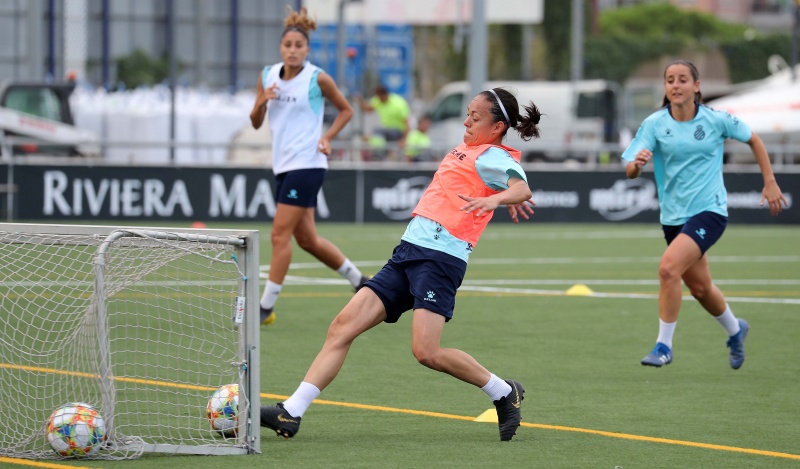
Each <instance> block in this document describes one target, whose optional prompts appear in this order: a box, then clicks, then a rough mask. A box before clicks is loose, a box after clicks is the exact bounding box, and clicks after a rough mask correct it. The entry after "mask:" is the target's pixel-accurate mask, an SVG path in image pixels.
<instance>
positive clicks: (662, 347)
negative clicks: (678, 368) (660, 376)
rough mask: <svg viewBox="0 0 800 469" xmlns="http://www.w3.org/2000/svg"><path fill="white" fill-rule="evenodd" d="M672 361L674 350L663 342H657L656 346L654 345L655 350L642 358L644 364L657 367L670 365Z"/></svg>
mask: <svg viewBox="0 0 800 469" xmlns="http://www.w3.org/2000/svg"><path fill="white" fill-rule="evenodd" d="M670 363H672V350H670V348H669V347H667V345H666V344H662V343H661V342H658V343H656V346H655V347H653V351H652V352H650V353H649V354H647V356H646V357H644V358H642V365H645V366H654V367H656V368H660V367H662V366H664V365H669V364H670Z"/></svg>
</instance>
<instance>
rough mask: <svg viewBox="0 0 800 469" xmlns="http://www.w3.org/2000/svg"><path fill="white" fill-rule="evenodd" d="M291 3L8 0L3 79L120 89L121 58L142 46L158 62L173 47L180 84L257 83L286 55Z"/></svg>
mask: <svg viewBox="0 0 800 469" xmlns="http://www.w3.org/2000/svg"><path fill="white" fill-rule="evenodd" d="M287 5H290V6H293V7H294V8H299V6H300V0H136V1H111V0H3V1H2V2H0V42H2V43H3V44H5V46H4V47H2V48H0V80H14V81H20V80H24V81H43V80H55V81H61V80H63V79H66V78H68V77H75V78H76V79H77V80H85V81H88V82H90V83H92V84H94V85H103V86H106V87H108V88H116V87H117V86H118V85H119V84H120V77H119V74H118V72H119V70H118V64H119V61H120V60H121V59H124V58H126V57H130V56H132V54H134V53H135V52H136V51H140V52H141V53H142V54H144V56H145V57H148V58H150V59H152V63H153V64H159V63H162V62H159V61H161V60H163V59H164V58H165V57H167V56H168V52H169V51H170V50H173V51H174V58H175V61H176V64H177V68H178V80H179V82H182V83H187V84H191V85H196V86H199V85H207V86H209V87H213V88H221V89H226V88H237V87H241V86H252V85H253V84H254V83H255V81H256V78H257V77H258V73H259V72H260V70H261V68H262V67H263V65H264V64H265V63H272V62H276V61H278V59H279V55H278V48H277V46H276V45H277V44H278V41H279V38H280V33H281V31H282V29H283V24H282V20H283V17H284V16H285V8H286V6H287ZM170 46H173V47H172V48H171V47H170Z"/></svg>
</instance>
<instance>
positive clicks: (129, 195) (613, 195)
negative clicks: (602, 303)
mask: <svg viewBox="0 0 800 469" xmlns="http://www.w3.org/2000/svg"><path fill="white" fill-rule="evenodd" d="M5 171H6V169H5V168H3V167H0V177H2V175H3V174H4V172H5ZM13 175H14V182H15V184H16V185H17V187H18V191H17V192H16V193H15V194H14V197H15V203H14V207H15V208H14V212H15V213H14V218H15V219H16V220H54V221H56V220H58V221H65V220H92V219H102V220H189V221H216V220H219V221H236V220H248V221H271V220H272V218H273V217H274V215H275V208H276V204H275V197H274V191H275V180H274V177H273V175H272V172H271V171H270V170H266V169H255V168H239V169H225V168H163V167H125V168H120V167H108V166H103V167H82V166H58V167H54V166H15V167H14V173H13ZM432 176H433V171H430V170H413V169H409V170H407V171H377V170H330V171H328V174H327V176H326V179H325V184H324V185H323V188H322V191H320V194H319V196H318V198H317V203H318V205H317V219H318V220H320V221H332V222H406V221H408V220H409V219H411V213H412V210H413V209H414V207H415V206H416V204H417V201H418V200H419V198H420V197H421V196H422V193H423V192H424V191H425V188H426V187H427V186H428V184H430V181H431V178H432ZM528 177H529V180H530V185H531V188H532V191H533V200H534V201H535V202H536V208H535V211H536V213H535V215H534V218H533V220H534V221H535V222H539V223H541V222H564V223H572V222H581V223H608V222H612V223H629V222H633V223H658V221H659V209H658V193H657V190H656V184H655V181H654V180H653V179H652V174H648V173H645V175H644V176H643V177H640V178H638V179H627V178H626V177H625V176H624V174H622V172H621V171H620V172H578V171H570V172H533V171H531V172H529V174H528ZM777 178H778V183H779V184H780V186H781V188H782V189H783V193H784V196H785V197H786V199H787V200H788V201H789V207H788V208H787V209H785V210H784V212H783V213H782V214H781V215H780V216H778V217H772V216H770V214H769V208H768V207H767V206H761V189H762V185H763V180H762V178H761V175H760V174H759V173H731V174H726V175H725V185H726V187H727V190H728V212H729V220H730V222H731V223H745V224H748V223H780V224H798V223H800V210H797V209H796V208H795V207H794V203H793V198H794V195H795V194H794V193H793V190H794V189H795V188H798V187H800V174H792V173H785V174H778V175H777ZM492 222H493V223H494V222H510V219H509V217H508V214H507V213H506V210H505V209H500V210H498V213H497V214H496V215H495V217H494V219H493V220H492Z"/></svg>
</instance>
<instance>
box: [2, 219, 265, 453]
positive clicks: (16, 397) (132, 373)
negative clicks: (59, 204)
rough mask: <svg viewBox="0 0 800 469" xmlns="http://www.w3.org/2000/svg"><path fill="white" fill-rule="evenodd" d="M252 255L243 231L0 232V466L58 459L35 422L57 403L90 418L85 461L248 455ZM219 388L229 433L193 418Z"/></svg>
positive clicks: (255, 395) (254, 410)
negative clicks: (98, 421) (230, 419)
mask: <svg viewBox="0 0 800 469" xmlns="http://www.w3.org/2000/svg"><path fill="white" fill-rule="evenodd" d="M258 247H259V236H258V231H255V230H211V229H188V228H187V229H184V228H175V229H173V228H147V227H113V226H79V225H37V224H19V223H0V400H2V402H5V403H6V404H7V407H6V409H7V411H6V412H5V423H4V425H2V426H0V455H1V456H9V457H17V458H29V459H57V458H60V456H59V455H58V454H56V453H55V452H54V451H53V450H52V449H51V448H50V446H49V444H48V442H47V440H46V437H45V433H46V427H47V420H48V417H49V416H50V414H51V413H52V412H53V411H54V410H55V409H56V408H57V407H59V406H61V405H63V404H66V403H70V402H85V403H87V404H90V405H91V406H93V407H95V408H96V409H97V410H98V411H99V413H100V414H101V415H102V417H103V420H104V423H105V429H106V436H107V440H106V442H105V443H104V444H103V446H102V447H101V449H100V450H99V451H98V452H96V453H94V454H92V455H91V456H90V457H92V458H96V459H132V458H137V457H139V456H141V455H142V454H143V453H145V452H166V453H180V454H216V455H225V454H248V453H258V452H260V438H259V430H260V425H259V424H260V414H259V407H260V398H259V392H260V386H259V355H260V347H259V325H260V324H259V312H258V301H259V251H258ZM226 384H238V385H239V401H238V414H237V415H238V426H237V428H238V432H236V434H235V435H231V434H230V433H226V434H225V435H223V434H222V433H220V432H218V431H216V430H214V429H213V428H212V426H211V423H210V422H209V419H208V417H207V415H206V405H207V403H208V400H209V398H210V397H211V395H212V394H213V393H214V392H215V391H216V390H217V389H218V388H219V387H220V386H223V385H226ZM8 403H15V405H13V406H10V407H8ZM233 425H237V424H236V423H234V424H233Z"/></svg>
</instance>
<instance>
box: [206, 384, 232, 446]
mask: <svg viewBox="0 0 800 469" xmlns="http://www.w3.org/2000/svg"><path fill="white" fill-rule="evenodd" d="M206 415H207V416H208V422H209V423H210V424H211V428H213V429H214V430H216V431H218V432H219V433H220V434H221V435H222V436H224V437H225V438H232V437H235V436H236V434H237V433H238V431H239V385H238V384H226V385H224V386H220V388H219V389H217V390H216V391H214V394H212V395H211V399H209V400H208V405H207V406H206Z"/></svg>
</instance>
